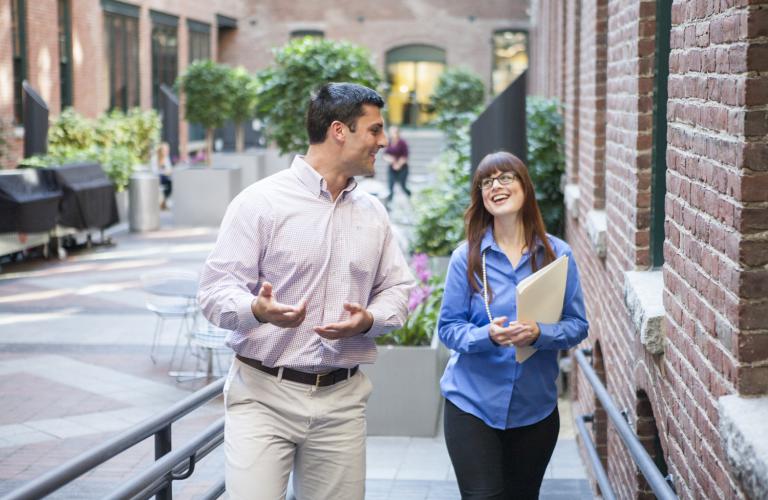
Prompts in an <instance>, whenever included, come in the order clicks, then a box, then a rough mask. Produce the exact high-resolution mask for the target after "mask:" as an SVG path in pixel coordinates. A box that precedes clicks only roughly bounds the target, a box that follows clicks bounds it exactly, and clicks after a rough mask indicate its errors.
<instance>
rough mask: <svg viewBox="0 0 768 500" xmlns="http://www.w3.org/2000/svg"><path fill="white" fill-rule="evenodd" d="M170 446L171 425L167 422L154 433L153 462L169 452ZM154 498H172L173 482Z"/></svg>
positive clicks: (162, 499)
mask: <svg viewBox="0 0 768 500" xmlns="http://www.w3.org/2000/svg"><path fill="white" fill-rule="evenodd" d="M171 446H172V444H171V425H170V424H168V425H167V426H165V427H163V428H162V429H160V430H159V431H157V432H156V433H155V462H157V461H158V460H160V458H161V457H162V456H163V455H165V454H167V453H170V451H171ZM155 498H156V499H157V500H172V499H173V483H171V482H169V483H168V486H166V487H165V488H163V489H162V490H160V491H158V492H157V495H155Z"/></svg>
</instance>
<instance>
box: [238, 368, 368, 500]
mask: <svg viewBox="0 0 768 500" xmlns="http://www.w3.org/2000/svg"><path fill="white" fill-rule="evenodd" d="M371 388H372V386H371V382H370V381H369V380H368V378H367V377H366V376H365V374H364V373H363V372H362V371H360V370H358V372H357V373H356V374H355V375H354V376H353V377H351V378H350V379H348V380H345V381H342V382H338V383H336V384H334V385H331V386H328V387H314V386H310V385H306V384H300V383H298V382H291V381H289V380H282V379H280V378H279V377H275V376H273V375H269V374H267V373H264V372H262V371H259V370H257V369H255V368H252V367H250V366H248V365H246V364H244V363H242V362H240V361H239V360H237V359H235V360H234V362H233V364H232V367H231V369H230V371H229V374H228V376H227V381H226V384H225V386H224V400H225V405H226V423H225V430H224V438H225V454H226V460H227V465H226V487H227V494H228V496H229V498H231V499H236V500H274V499H282V498H285V496H286V491H287V486H288V477H289V474H290V472H291V470H292V469H293V490H294V493H295V494H296V498H297V500H324V499H343V500H362V499H363V497H364V496H365V436H366V432H365V405H366V402H367V401H368V397H369V396H370V394H371Z"/></svg>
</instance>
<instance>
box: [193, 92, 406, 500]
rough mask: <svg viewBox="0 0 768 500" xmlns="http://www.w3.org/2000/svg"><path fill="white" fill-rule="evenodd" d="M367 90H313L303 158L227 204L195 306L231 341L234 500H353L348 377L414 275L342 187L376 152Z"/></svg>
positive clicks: (366, 208) (354, 403)
mask: <svg viewBox="0 0 768 500" xmlns="http://www.w3.org/2000/svg"><path fill="white" fill-rule="evenodd" d="M383 106H384V101H383V100H382V98H381V96H379V94H377V93H376V92H374V91H373V90H371V89H369V88H366V87H363V86H360V85H354V84H349V83H331V84H327V85H324V86H323V87H322V88H320V90H319V91H318V92H317V94H316V95H314V96H313V97H312V99H311V101H310V104H309V110H308V112H307V131H308V133H309V142H310V146H309V150H308V152H307V154H306V156H304V157H301V156H297V157H296V158H295V159H294V161H293V164H292V165H291V168H290V169H287V170H283V171H281V172H279V173H277V174H275V175H273V176H270V177H268V178H266V179H264V180H262V181H260V182H257V183H255V184H253V185H252V186H250V187H248V188H247V189H245V190H244V191H243V192H242V193H240V194H239V195H238V196H237V197H236V198H235V199H234V200H233V201H232V203H231V204H230V206H229V208H228V209H227V213H226V214H225V215H224V220H223V221H222V224H221V230H220V232H219V236H218V240H217V242H216V245H215V247H214V249H213V251H212V252H211V254H210V255H209V256H208V259H207V261H206V263H205V267H204V269H203V272H202V275H201V278H200V291H199V294H198V299H199V302H200V305H201V307H202V310H203V312H204V313H205V315H206V317H208V319H209V320H210V321H211V322H213V323H215V324H217V325H219V326H221V327H223V328H226V329H229V330H232V331H233V333H232V335H231V338H230V340H229V344H230V346H231V347H232V349H233V350H234V351H235V353H236V358H235V361H234V362H233V365H232V367H231V369H230V372H229V375H228V376H227V381H226V385H225V389H224V394H225V406H226V423H225V453H226V463H227V465H226V487H227V493H228V494H229V496H230V498H233V499H262V498H263V499H274V498H283V497H284V496H285V495H286V489H287V483H288V476H289V473H290V472H291V470H292V469H293V474H294V483H293V484H294V491H295V493H296V497H297V498H298V499H299V500H303V499H311V500H318V499H331V498H334V499H337V498H343V499H345V500H347V499H362V498H363V496H364V491H365V405H366V402H367V400H368V396H369V395H370V392H371V384H370V382H369V381H368V379H367V378H366V377H365V375H364V374H363V373H362V372H361V371H359V370H358V365H359V364H361V363H373V362H374V361H375V359H376V346H375V344H374V340H373V339H374V338H375V337H376V336H378V335H381V334H383V333H385V332H387V331H390V330H392V329H395V328H398V327H400V326H402V324H403V322H404V321H405V318H406V314H407V299H408V294H409V292H410V289H411V287H412V286H413V278H412V275H411V273H410V271H409V270H408V267H407V264H406V263H405V259H404V257H403V255H402V253H401V252H400V250H399V248H398V246H397V243H396V241H395V238H394V235H393V234H392V231H391V229H390V226H389V221H388V218H387V214H386V210H385V209H384V207H383V206H382V205H381V203H380V202H379V201H378V200H377V199H376V198H375V197H373V196H371V195H369V194H367V193H364V192H362V190H361V189H355V188H356V187H357V183H356V181H355V180H354V178H353V176H356V175H371V174H373V173H374V160H375V158H376V153H377V152H378V151H379V149H381V148H383V147H384V146H385V145H386V144H387V137H386V134H385V133H384V122H383V120H382V118H381V108H382V107H383Z"/></svg>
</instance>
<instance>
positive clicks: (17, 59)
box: [11, 0, 27, 124]
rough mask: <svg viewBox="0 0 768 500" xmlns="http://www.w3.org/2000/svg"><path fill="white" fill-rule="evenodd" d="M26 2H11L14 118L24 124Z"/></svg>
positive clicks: (16, 0) (18, 122)
mask: <svg viewBox="0 0 768 500" xmlns="http://www.w3.org/2000/svg"><path fill="white" fill-rule="evenodd" d="M24 7H25V5H24V0H11V37H12V38H13V118H14V120H15V121H16V123H17V124H20V123H21V122H22V111H21V109H22V108H21V106H22V103H21V99H22V97H21V82H23V81H24V80H25V79H26V78H27V41H26V33H25V29H24V28H25V26H26V23H25V22H24V10H25V9H24Z"/></svg>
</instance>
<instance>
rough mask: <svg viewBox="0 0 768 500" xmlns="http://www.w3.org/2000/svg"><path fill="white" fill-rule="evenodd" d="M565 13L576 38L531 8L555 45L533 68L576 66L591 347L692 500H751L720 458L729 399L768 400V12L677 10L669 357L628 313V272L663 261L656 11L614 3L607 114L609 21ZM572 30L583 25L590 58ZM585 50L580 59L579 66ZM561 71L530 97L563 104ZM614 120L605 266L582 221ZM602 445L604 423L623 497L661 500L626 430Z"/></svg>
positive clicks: (592, 202) (575, 142) (581, 405)
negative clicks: (656, 194) (654, 198)
mask: <svg viewBox="0 0 768 500" xmlns="http://www.w3.org/2000/svg"><path fill="white" fill-rule="evenodd" d="M564 3H565V5H564V7H563V8H564V11H565V16H566V18H567V19H565V21H564V24H565V26H566V29H565V30H563V29H562V28H563V20H562V19H561V18H557V16H552V15H551V9H552V4H551V2H549V1H547V0H540V1H538V2H534V3H533V5H532V9H533V10H535V11H536V13H537V14H536V15H537V23H539V24H538V25H537V27H536V32H535V33H536V37H535V39H534V40H533V41H532V43H533V45H534V46H535V47H536V48H537V49H536V52H535V53H536V54H542V52H543V50H544V48H548V49H547V50H548V53H550V55H549V56H548V57H549V60H548V61H541V60H533V61H531V65H532V66H536V65H537V64H539V65H542V66H545V67H550V66H552V64H551V63H552V62H553V61H557V60H558V57H564V58H565V68H564V72H565V83H564V92H563V93H561V95H562V96H564V98H565V99H564V104H565V118H566V151H567V152H568V153H569V160H568V161H569V165H568V179H569V182H572V183H577V185H578V188H579V192H580V201H581V207H580V209H579V210H578V212H577V216H576V217H572V216H569V217H568V223H567V237H568V240H569V243H570V244H571V246H572V247H573V249H574V253H575V255H576V258H577V260H578V263H579V269H580V272H581V274H582V284H583V287H584V291H585V296H586V300H587V311H588V314H589V319H590V324H591V329H590V338H589V339H588V342H587V344H589V345H591V346H593V347H594V348H595V351H596V356H595V360H594V362H595V363H597V365H596V366H598V368H599V360H600V359H602V360H603V367H604V372H605V382H606V385H607V387H608V391H609V393H610V394H611V395H612V397H613V398H614V400H615V401H616V404H617V406H618V407H619V408H627V409H629V410H630V421H631V422H632V423H633V426H634V427H635V430H636V432H637V433H638V435H639V436H640V437H641V440H642V441H643V442H644V444H645V445H646V447H647V448H648V450H649V452H653V453H657V452H659V450H657V449H654V448H652V446H651V443H652V438H653V436H655V435H656V434H658V436H659V439H660V443H661V451H660V453H662V454H663V457H664V459H665V461H666V463H667V465H668V467H669V472H670V473H671V474H672V475H673V477H674V482H675V486H676V488H677V491H678V494H679V495H680V496H681V498H741V497H743V496H744V492H743V490H742V489H741V486H740V485H739V483H738V480H737V479H735V477H734V476H732V475H731V474H730V472H729V470H728V467H727V464H726V459H725V456H724V450H723V449H722V444H721V437H720V435H719V432H718V425H719V422H718V419H719V416H718V410H717V399H718V398H719V397H721V396H723V395H726V394H733V393H738V394H742V395H765V394H766V393H768V330H766V326H765V325H766V324H768V298H767V297H768V271H766V265H767V264H768V236H766V230H768V203H767V202H768V76H766V75H767V74H768V73H767V70H768V2H765V1H756V2H701V1H695V0H676V1H675V2H674V4H673V16H672V23H673V28H672V31H671V34H670V37H671V52H670V62H669V70H670V78H669V85H668V90H669V98H668V103H667V106H668V109H667V120H668V131H667V143H668V149H667V169H668V171H667V176H666V178H667V195H666V207H665V212H666V224H665V225H666V228H665V230H666V241H665V245H664V255H665V262H666V263H665V266H664V268H663V280H664V282H663V298H664V310H665V316H664V318H665V331H666V339H667V341H666V346H665V350H664V353H663V354H662V355H658V356H654V355H651V354H649V353H648V352H647V351H646V350H645V348H644V347H643V346H642V345H641V344H640V342H639V339H638V338H637V336H636V335H635V333H634V328H633V326H632V323H631V321H630V318H629V312H628V310H627V306H626V305H625V303H624V281H625V278H624V273H625V271H630V270H644V269H648V267H649V265H650V259H649V226H650V224H649V219H650V200H651V187H650V181H651V169H652V160H653V158H652V151H651V147H652V137H653V95H654V94H653V75H654V48H655V43H656V40H655V30H656V23H655V9H656V2H655V1H652V0H611V1H609V2H607V9H608V15H607V47H606V48H607V54H606V55H607V64H606V66H607V70H606V76H607V87H606V94H607V95H606V101H605V102H606V106H605V114H604V115H603V116H602V117H601V115H600V98H599V90H598V89H599V87H598V86H597V85H596V83H595V82H598V81H599V61H600V56H599V52H598V50H599V49H598V47H599V43H600V42H599V40H600V31H601V30H600V25H601V22H602V21H603V19H604V17H603V16H601V15H600V14H595V12H596V11H599V9H600V7H601V5H605V4H604V3H603V2H600V1H599V0H566V2H564ZM578 5H581V11H580V12H579V10H578ZM579 14H580V19H579V20H578V21H577V20H576V19H575V17H578V16H579ZM547 20H549V21H547ZM547 22H549V26H547ZM574 26H581V30H580V34H581V36H580V38H579V40H578V44H579V48H578V49H576V48H575V44H576V43H577V42H576V38H575V35H574V34H571V30H572V27H574ZM563 31H565V34H566V35H565V39H566V41H565V44H564V45H563V46H562V49H561V50H560V54H559V55H551V51H552V47H553V46H554V47H557V46H558V45H559V41H560V40H562V38H563V36H562V33H563ZM572 52H573V53H575V54H578V55H579V57H578V59H576V58H575V57H572V56H569V54H571V53H572ZM537 57H539V56H537ZM573 66H575V67H573ZM558 74H559V69H553V71H551V73H550V74H542V73H537V75H536V77H535V78H534V80H533V83H532V85H531V91H532V92H533V93H538V94H542V95H549V96H557V93H556V92H553V90H552V84H551V83H550V82H552V81H556V80H557V78H558ZM577 74H578V75H579V76H578V77H576V76H575V75H577ZM601 121H603V122H604V123H603V125H604V126H605V150H604V155H605V164H604V169H605V190H606V197H605V210H606V214H607V216H608V225H607V226H608V227H607V242H608V246H607V252H606V254H607V255H606V257H605V259H604V260H601V259H599V258H597V256H596V254H595V249H594V247H593V245H592V242H591V240H590V239H589V237H588V235H587V231H586V221H585V218H584V215H585V211H586V210H589V209H592V208H600V202H599V197H598V196H595V193H596V192H599V181H598V175H596V174H597V173H598V171H599V168H600V163H599V162H600V147H601V139H600V136H599V130H600V125H601V123H600V122H601ZM574 158H578V159H579V162H578V175H574V172H573V170H575V169H576V168H577V167H576V165H574V164H573V161H574ZM573 388H574V398H575V400H574V414H576V415H579V414H582V413H592V412H596V414H597V415H598V420H599V419H600V416H599V415H600V409H599V405H598V404H597V402H596V401H595V398H594V394H593V392H592V391H591V388H590V386H589V384H588V383H587V382H586V380H585V379H583V378H581V376H580V375H577V377H576V381H575V383H574V384H573ZM602 433H603V426H602V425H601V424H600V423H599V422H598V423H597V424H595V425H594V426H593V438H594V439H596V440H597V444H598V448H599V449H606V451H607V456H608V459H607V465H608V474H609V477H610V478H611V482H612V485H613V486H614V488H615V489H616V494H617V496H618V497H619V498H650V497H651V496H650V493H648V488H647V485H646V484H645V481H644V479H643V478H642V477H641V476H640V475H639V474H638V471H637V469H636V467H635V466H634V464H633V463H632V461H631V459H630V458H629V456H628V454H627V452H626V448H625V446H624V444H623V443H622V442H621V441H620V439H619V437H618V436H617V435H616V433H615V431H614V430H613V427H612V426H610V425H609V427H608V431H607V436H606V438H603V437H602V436H601V434H602ZM603 439H606V440H607V447H606V448H603V444H604V443H603ZM582 456H583V457H584V458H586V455H585V453H584V452H583V450H582ZM593 486H594V487H596V485H594V483H593Z"/></svg>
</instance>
